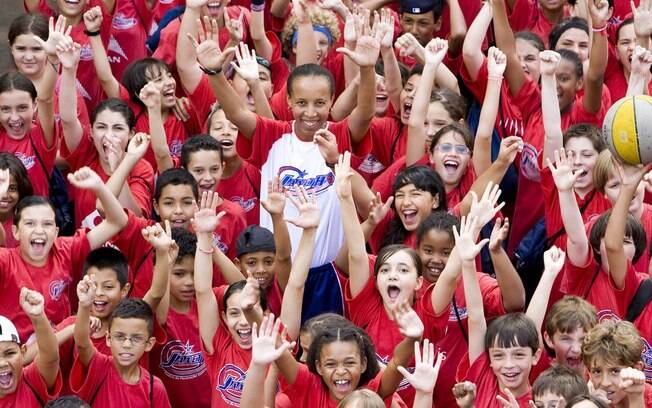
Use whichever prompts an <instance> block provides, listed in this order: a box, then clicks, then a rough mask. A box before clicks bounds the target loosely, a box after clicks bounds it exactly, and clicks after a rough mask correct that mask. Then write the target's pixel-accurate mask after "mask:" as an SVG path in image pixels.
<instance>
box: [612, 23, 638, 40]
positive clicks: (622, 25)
mask: <svg viewBox="0 0 652 408" xmlns="http://www.w3.org/2000/svg"><path fill="white" fill-rule="evenodd" d="M627 24H634V17H628V18H626V19H624V20H623V21H622V23H620V24H618V28H617V29H616V41H618V40H619V39H620V30H622V29H623V27H625V26H626V25H627Z"/></svg>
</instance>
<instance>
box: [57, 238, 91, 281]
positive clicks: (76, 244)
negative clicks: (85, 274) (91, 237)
mask: <svg viewBox="0 0 652 408" xmlns="http://www.w3.org/2000/svg"><path fill="white" fill-rule="evenodd" d="M57 240H58V241H59V242H63V243H65V245H66V246H67V247H68V251H69V253H70V266H71V267H72V270H71V271H70V273H71V276H72V278H73V282H77V281H79V280H81V278H82V269H83V265H84V262H85V261H86V257H87V256H88V254H89V253H90V252H91V245H90V243H89V242H88V237H87V236H86V230H85V229H78V230H77V231H76V232H75V235H73V236H72V237H70V238H67V237H63V238H57ZM57 244H58V243H57Z"/></svg>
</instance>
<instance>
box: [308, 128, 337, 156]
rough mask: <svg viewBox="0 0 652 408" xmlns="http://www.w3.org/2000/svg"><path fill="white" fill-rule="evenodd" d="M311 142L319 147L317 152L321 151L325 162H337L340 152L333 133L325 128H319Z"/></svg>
mask: <svg viewBox="0 0 652 408" xmlns="http://www.w3.org/2000/svg"><path fill="white" fill-rule="evenodd" d="M313 142H314V143H315V144H316V145H317V147H318V148H319V153H321V156H322V157H323V158H324V160H325V161H326V164H333V163H337V160H338V159H339V157H340V152H339V150H338V149H337V139H336V138H335V135H334V134H333V133H331V132H330V131H329V130H327V129H319V130H318V131H316V132H315V137H314V139H313Z"/></svg>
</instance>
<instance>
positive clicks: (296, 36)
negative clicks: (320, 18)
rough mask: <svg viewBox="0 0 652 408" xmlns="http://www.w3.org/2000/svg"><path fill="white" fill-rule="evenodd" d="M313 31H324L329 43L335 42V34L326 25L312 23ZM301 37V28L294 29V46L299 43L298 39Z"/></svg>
mask: <svg viewBox="0 0 652 408" xmlns="http://www.w3.org/2000/svg"><path fill="white" fill-rule="evenodd" d="M312 29H313V31H317V32H318V33H322V34H324V35H325V36H326V38H328V45H332V44H333V35H332V34H331V32H330V30H329V29H328V28H326V26H323V25H321V24H313V25H312ZM298 39H299V30H294V33H293V34H292V46H293V47H294V46H295V45H297V40H298Z"/></svg>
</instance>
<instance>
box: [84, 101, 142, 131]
mask: <svg viewBox="0 0 652 408" xmlns="http://www.w3.org/2000/svg"><path fill="white" fill-rule="evenodd" d="M105 110H108V111H111V112H116V113H119V114H121V115H122V117H123V118H124V119H125V122H127V126H128V127H129V130H133V129H134V127H135V126H136V116H134V111H132V110H131V108H130V107H129V105H128V104H127V102H125V101H123V100H122V99H118V98H109V99H105V100H103V101H102V102H100V103H98V104H97V106H96V107H95V109H93V112H91V125H93V124H95V120H96V119H97V115H99V114H100V113H102V112H104V111H105Z"/></svg>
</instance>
